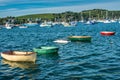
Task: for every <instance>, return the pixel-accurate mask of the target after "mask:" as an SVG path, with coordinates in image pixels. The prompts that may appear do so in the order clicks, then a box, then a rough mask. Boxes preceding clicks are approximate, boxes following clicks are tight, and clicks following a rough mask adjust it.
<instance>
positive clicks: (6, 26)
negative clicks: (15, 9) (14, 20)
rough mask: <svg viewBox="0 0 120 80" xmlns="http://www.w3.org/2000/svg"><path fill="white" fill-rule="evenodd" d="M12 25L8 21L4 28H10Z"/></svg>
mask: <svg viewBox="0 0 120 80" xmlns="http://www.w3.org/2000/svg"><path fill="white" fill-rule="evenodd" d="M13 27H14V24H10V23H9V22H6V24H5V28H6V29H12V28H13Z"/></svg>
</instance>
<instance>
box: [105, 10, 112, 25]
mask: <svg viewBox="0 0 120 80" xmlns="http://www.w3.org/2000/svg"><path fill="white" fill-rule="evenodd" d="M103 23H111V21H110V20H108V11H106V19H105V20H104V22H103Z"/></svg>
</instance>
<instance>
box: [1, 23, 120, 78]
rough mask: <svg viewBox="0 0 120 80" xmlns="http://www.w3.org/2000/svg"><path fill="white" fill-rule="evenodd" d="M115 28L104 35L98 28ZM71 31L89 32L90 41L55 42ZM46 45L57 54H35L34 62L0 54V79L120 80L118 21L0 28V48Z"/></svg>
mask: <svg viewBox="0 0 120 80" xmlns="http://www.w3.org/2000/svg"><path fill="white" fill-rule="evenodd" d="M105 30H107V31H115V32H116V34H115V35H114V36H110V37H108V36H107V37H105V36H101V35H100V31H105ZM71 35H89V36H92V41H91V42H90V43H82V42H70V43H68V44H57V43H54V42H53V41H54V40H56V39H63V38H64V39H66V38H67V37H68V36H71ZM42 45H47V46H57V47H59V52H58V54H57V55H39V56H37V61H36V63H23V62H21V63H18V62H9V61H6V60H4V59H2V58H1V57H0V60H1V63H0V80H7V79H8V80H10V79H11V80H19V79H20V80H27V79H32V80H34V79H39V80H40V79H41V80H120V24H118V23H113V24H101V23H99V24H95V25H84V24H79V25H78V26H77V27H69V28H68V27H59V26H56V27H52V28H41V27H38V26H36V27H30V28H26V29H19V28H14V29H11V30H7V29H1V30H0V52H3V51H8V50H23V51H32V49H33V48H35V47H38V46H42Z"/></svg>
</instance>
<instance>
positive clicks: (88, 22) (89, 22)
mask: <svg viewBox="0 0 120 80" xmlns="http://www.w3.org/2000/svg"><path fill="white" fill-rule="evenodd" d="M85 24H93V23H92V22H91V21H87V22H86V23H85Z"/></svg>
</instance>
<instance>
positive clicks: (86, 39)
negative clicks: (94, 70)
mask: <svg viewBox="0 0 120 80" xmlns="http://www.w3.org/2000/svg"><path fill="white" fill-rule="evenodd" d="M68 39H69V40H71V41H72V42H75V41H79V42H91V36H70V37H68Z"/></svg>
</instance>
